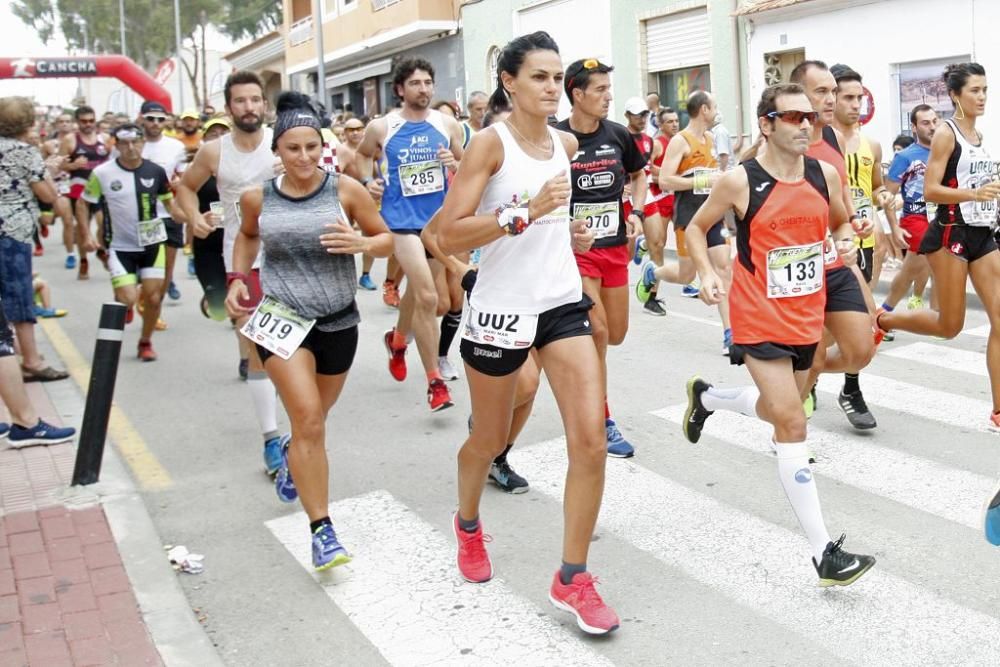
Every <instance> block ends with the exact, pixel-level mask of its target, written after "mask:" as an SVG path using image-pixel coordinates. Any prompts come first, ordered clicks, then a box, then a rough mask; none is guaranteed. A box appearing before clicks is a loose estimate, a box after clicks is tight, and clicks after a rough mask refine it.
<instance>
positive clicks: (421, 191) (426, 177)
mask: <svg viewBox="0 0 1000 667" xmlns="http://www.w3.org/2000/svg"><path fill="white" fill-rule="evenodd" d="M399 184H400V187H401V188H402V191H403V196H404V197H416V196H417V195H426V194H429V193H431V192H441V191H442V190H444V170H443V169H442V168H441V161H440V160H427V161H426V162H411V163H409V164H401V165H399Z"/></svg>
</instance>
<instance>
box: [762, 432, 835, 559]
mask: <svg viewBox="0 0 1000 667" xmlns="http://www.w3.org/2000/svg"><path fill="white" fill-rule="evenodd" d="M774 446H775V449H776V450H777V453H778V479H780V480H781V486H783V487H784V489H785V495H787V496H788V502H790V503H791V504H792V510H794V512H795V516H796V517H798V520H799V524H801V526H802V530H803V531H805V534H806V538H807V539H808V540H809V546H810V547H812V552H813V557H814V558H815V559H816V563H817V564H818V563H820V562H821V561H822V560H823V551H824V550H825V549H826V545H827V544H828V543H829V542H830V535H829V533H827V532H826V525H824V523H823V510H822V508H821V507H820V504H819V493H817V491H816V482H815V481H814V480H813V474H812V469H811V468H810V467H809V448H808V447H806V443H804V442H776V443H774Z"/></svg>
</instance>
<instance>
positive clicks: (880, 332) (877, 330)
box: [872, 308, 889, 347]
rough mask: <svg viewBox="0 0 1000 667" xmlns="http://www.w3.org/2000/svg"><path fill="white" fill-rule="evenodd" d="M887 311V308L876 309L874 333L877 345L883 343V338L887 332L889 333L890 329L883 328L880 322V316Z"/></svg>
mask: <svg viewBox="0 0 1000 667" xmlns="http://www.w3.org/2000/svg"><path fill="white" fill-rule="evenodd" d="M885 312H886V310H885V308H879V309H878V310H876V311H875V323H874V324H873V325H872V335H873V336H874V337H875V347H878V346H879V345H881V344H882V339H883V338H885V335H886V334H887V333H889V332H888V331H886V330H885V329H883V328H882V325H881V324H879V323H878V318H879V317H880V316H882V315H885Z"/></svg>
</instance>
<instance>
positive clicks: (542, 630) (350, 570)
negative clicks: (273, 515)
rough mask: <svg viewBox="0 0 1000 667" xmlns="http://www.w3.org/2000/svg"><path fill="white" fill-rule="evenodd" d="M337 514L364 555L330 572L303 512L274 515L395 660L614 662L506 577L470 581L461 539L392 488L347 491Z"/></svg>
mask: <svg viewBox="0 0 1000 667" xmlns="http://www.w3.org/2000/svg"><path fill="white" fill-rule="evenodd" d="M373 517H377V520H372V519H373ZM330 518H331V520H332V521H333V524H334V526H335V527H336V529H337V536H338V537H339V538H340V539H341V542H342V543H343V544H344V546H345V547H347V549H348V551H350V552H351V553H352V555H353V556H354V560H353V561H352V562H351V563H349V564H347V565H342V566H340V567H339V568H335V569H333V570H329V571H327V572H323V573H316V572H315V571H314V570H313V567H312V559H311V551H310V543H309V535H308V527H309V520H308V519H307V518H306V515H305V514H304V513H303V512H298V513H296V514H291V515H288V516H283V517H280V518H278V519H273V520H271V521H268V522H267V524H266V525H267V527H268V528H269V529H270V530H271V532H272V533H274V536H275V537H276V538H277V539H278V540H279V541H280V542H281V543H282V544H283V545H284V546H285V548H286V549H288V551H289V552H290V553H291V554H292V555H293V556H294V557H295V559H296V560H297V561H298V562H299V563H300V564H301V565H302V567H304V568H305V569H306V570H307V571H309V572H310V573H311V574H312V576H313V577H314V578H315V579H316V581H317V582H318V583H319V584H320V585H321V586H322V587H323V590H324V591H325V592H326V594H327V595H328V596H330V598H331V599H332V600H333V601H334V602H335V603H336V604H337V606H338V607H340V609H341V610H342V611H343V612H344V613H345V614H346V615H347V616H348V617H349V618H350V619H351V621H352V622H353V623H354V624H355V625H356V626H357V627H358V628H359V629H360V630H361V631H362V632H363V633H364V635H365V636H366V637H367V638H368V640H369V641H370V642H371V643H372V644H373V645H374V646H375V647H376V648H377V649H378V650H379V652H381V654H382V655H383V656H384V657H385V659H386V660H388V661H389V662H390V663H391V664H393V665H397V666H407V665H413V666H416V665H470V664H476V665H504V666H507V665H529V664H536V665H599V666H604V665H611V663H610V662H608V661H607V660H606V659H604V658H603V657H601V656H600V655H598V654H597V653H595V652H594V651H593V650H591V649H590V648H589V647H588V646H587V645H586V644H584V643H583V641H581V639H580V637H579V636H578V635H575V634H573V633H572V631H570V630H565V629H563V628H562V627H560V626H559V625H558V624H556V623H555V622H554V621H553V620H552V619H550V618H549V617H547V616H546V615H544V614H539V611H540V610H539V609H538V608H537V607H535V606H534V605H533V604H532V603H531V602H529V601H528V600H526V599H524V598H523V597H521V596H520V595H518V594H516V593H514V592H513V591H511V590H510V588H508V587H507V585H506V584H505V583H504V582H503V581H502V580H501V579H499V578H498V579H493V580H492V581H490V582H488V583H486V584H470V583H466V582H464V581H463V580H462V579H461V577H460V576H459V574H458V569H457V567H456V565H455V546H454V542H453V541H452V540H450V539H447V538H445V537H444V536H443V535H441V534H440V533H439V532H437V531H436V530H434V528H433V527H432V526H431V525H430V524H428V523H426V522H424V521H423V520H421V519H420V518H418V517H417V516H416V514H415V513H414V512H412V511H411V510H410V509H409V508H408V507H407V506H406V505H404V504H403V503H400V502H399V501H397V500H396V499H395V498H393V496H392V495H390V494H389V493H388V492H386V491H374V492H371V493H367V494H365V495H362V496H357V497H354V498H348V499H345V500H340V501H337V502H336V503H333V504H332V505H330ZM546 611H548V610H546Z"/></svg>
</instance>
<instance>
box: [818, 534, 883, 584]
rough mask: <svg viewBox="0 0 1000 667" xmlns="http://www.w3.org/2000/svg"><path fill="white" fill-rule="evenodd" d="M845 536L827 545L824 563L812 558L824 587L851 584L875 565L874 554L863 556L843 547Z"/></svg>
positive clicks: (824, 552)
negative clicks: (847, 550)
mask: <svg viewBox="0 0 1000 667" xmlns="http://www.w3.org/2000/svg"><path fill="white" fill-rule="evenodd" d="M845 537H847V536H846V535H841V536H840V539H839V540H837V541H836V542H830V543H829V544H827V545H826V549H825V550H824V551H823V562H822V563H819V564H817V563H816V559H815V558H813V559H812V562H813V567H815V568H816V574H818V575H819V585H820V586H822V587H824V588H825V587H827V586H850V585H851V584H853V583H854V582H855V581H857V580H858V579H859V578H860V577H861V575H863V574H864V573H865V572H867V571H868V570H870V569H872V567H873V566H874V565H875V557H874V556H861V555H859V554H852V553H848V552H846V551H844V550H843V549H841V548H840V547H841V545H842V544H844V538H845Z"/></svg>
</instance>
